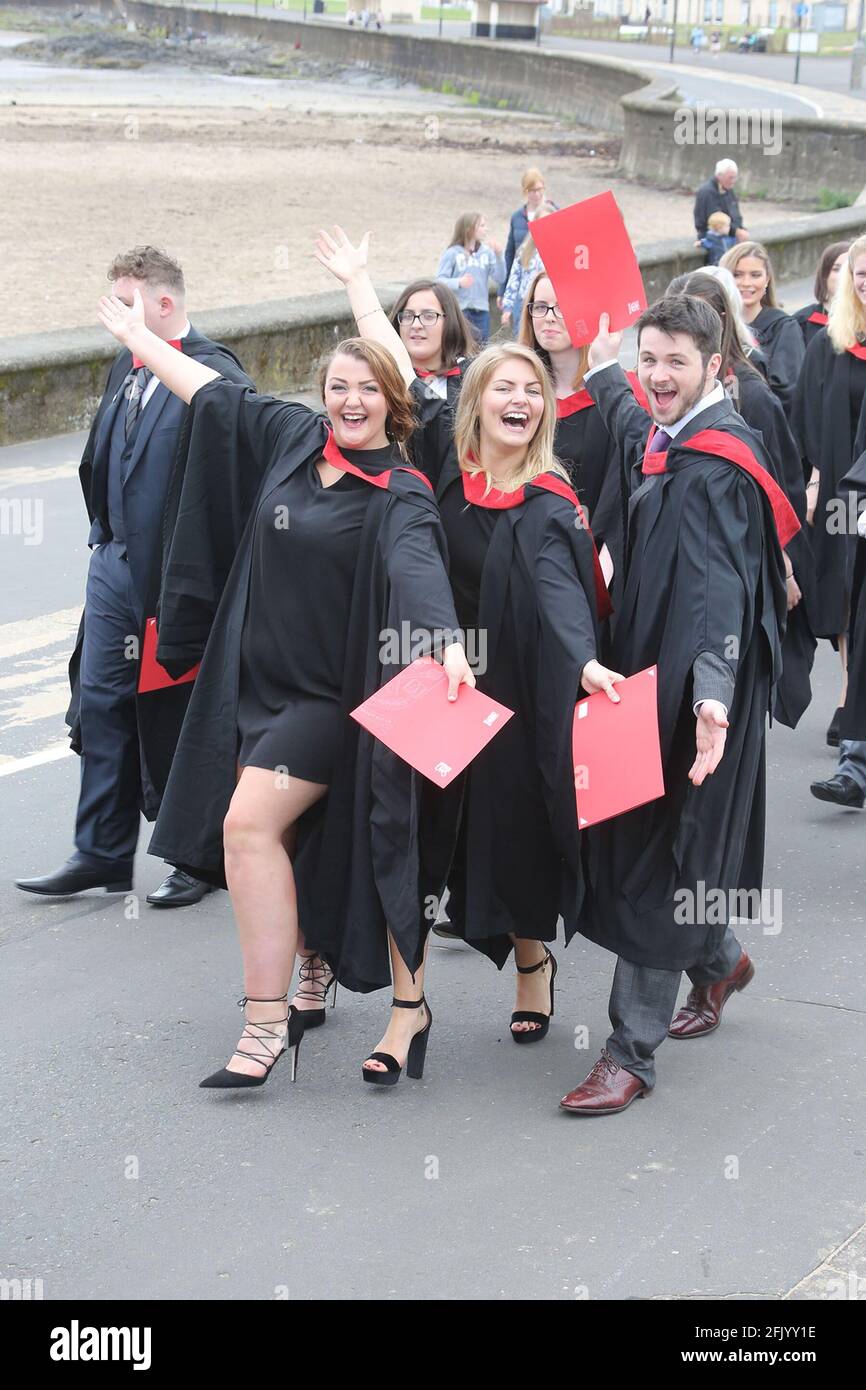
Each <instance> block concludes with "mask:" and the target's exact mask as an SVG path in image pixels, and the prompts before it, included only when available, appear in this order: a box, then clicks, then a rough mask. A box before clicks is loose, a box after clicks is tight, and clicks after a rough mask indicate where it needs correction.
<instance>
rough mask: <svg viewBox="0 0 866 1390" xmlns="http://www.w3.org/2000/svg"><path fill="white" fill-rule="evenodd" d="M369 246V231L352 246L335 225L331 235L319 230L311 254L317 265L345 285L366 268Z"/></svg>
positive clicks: (340, 229)
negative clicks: (328, 271) (321, 266)
mask: <svg viewBox="0 0 866 1390" xmlns="http://www.w3.org/2000/svg"><path fill="white" fill-rule="evenodd" d="M369 247H370V233H369V232H365V233H364V235H363V236H362V238H361V240H360V241H359V243H358V245H357V246H353V245H352V243H351V241H350V240H349V238H348V237H347V236H346V233H345V232H344V231H343V228H342V227H337V226H335V227H334V235H333V236H331V235H330V234H329V233H328V232H326V231H321V232H319V235H318V236H317V237H316V246H315V250H314V251H313V255H314V256H315V258H316V260H317V261H318V262H319V265H323V266H324V267H325V269H326V270H330V272H331V274H332V275H335V276H336V277H337V279H338V280H341V281H342V282H343V284H344V285H347V284H348V283H349V281H350V280H352V279H353V278H354V276H356V275H357V274H358V273H359V271H362V270H366V269H367V252H368V250H369Z"/></svg>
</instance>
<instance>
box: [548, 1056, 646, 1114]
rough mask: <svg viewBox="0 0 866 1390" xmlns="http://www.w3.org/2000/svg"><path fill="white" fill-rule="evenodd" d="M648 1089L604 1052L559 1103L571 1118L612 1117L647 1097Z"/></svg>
mask: <svg viewBox="0 0 866 1390" xmlns="http://www.w3.org/2000/svg"><path fill="white" fill-rule="evenodd" d="M651 1090H652V1087H651V1086H645V1085H644V1083H643V1082H642V1081H639V1080H638V1078H637V1077H636V1076H634V1075H633V1073H632V1072H630V1071H626V1069H625V1067H621V1066H620V1065H619V1063H618V1062H615V1061H614V1059H613V1058H612V1057H611V1055H610V1053H609V1052H608V1051H607V1050H606V1049H605V1050H603V1051H602V1054H601V1056H600V1057H599V1059H598V1061H597V1062H596V1064H595V1066H594V1067H593V1069H592V1071H591V1072H590V1073H589V1076H588V1077H587V1078H586V1080H585V1081H584V1082H583V1083H582V1085H580V1086H578V1087H577V1089H576V1090H574V1091H569V1093H568V1095H567V1096H563V1098H562V1100H561V1101H560V1102H559V1103H560V1105H561V1106H562V1108H563V1110H567V1111H568V1112H569V1114H571V1115H616V1114H618V1113H619V1111H620V1110H625V1109H626V1108H627V1106H629V1105H631V1103H632V1101H633V1100H636V1099H637V1097H638V1096H648V1095H649V1093H650V1091H651Z"/></svg>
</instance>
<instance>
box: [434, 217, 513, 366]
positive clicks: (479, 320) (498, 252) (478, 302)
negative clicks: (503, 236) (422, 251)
mask: <svg viewBox="0 0 866 1390" xmlns="http://www.w3.org/2000/svg"><path fill="white" fill-rule="evenodd" d="M485 243H486V244H485ZM436 279H437V280H441V281H442V283H443V284H445V285H447V286H448V288H449V289H450V290H453V291H454V293H455V295H456V296H457V302H458V303H459V305H460V308H461V309H462V310H463V314H464V316H465V318H466V319H468V321H469V324H470V326H471V328H472V331H473V333H474V334H475V339H476V341H477V343H478V346H479V347H483V346H484V344H485V343H486V342H487V337H488V334H489V332H490V281H491V280H492V281H493V282H494V284H495V287H496V293H497V294H499V292H500V290H501V289H502V286H503V285H504V283H505V262H504V261H503V259H502V248H501V247H500V246H499V245H498V243H497V242H495V241H490V240H489V238H488V236H487V219H486V218H485V217H484V216H483V214H482V213H480V212H463V213H461V214H460V216H459V217H458V218H457V222H456V224H455V226H454V233H453V235H452V237H451V244H450V245H449V246H448V247H447V248H446V249H445V250H444V251H443V252H442V257H441V260H440V261H439V269H438V270H437V271H436Z"/></svg>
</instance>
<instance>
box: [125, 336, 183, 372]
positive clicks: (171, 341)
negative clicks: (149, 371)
mask: <svg viewBox="0 0 866 1390" xmlns="http://www.w3.org/2000/svg"><path fill="white" fill-rule="evenodd" d="M165 342H167V343H168V345H169V347H173V348H176V349H177V351H178V352H183V339H182V338H166V339H165ZM143 366H144V363H143V362H142V360H141V358H140V357H135V356H133V359H132V370H133V371H134V372H137V371H138V370H139V369H140V368H141V367H143Z"/></svg>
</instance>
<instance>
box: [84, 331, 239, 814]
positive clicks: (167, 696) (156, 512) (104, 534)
mask: <svg viewBox="0 0 866 1390" xmlns="http://www.w3.org/2000/svg"><path fill="white" fill-rule="evenodd" d="M181 341H182V344H183V346H182V351H183V352H184V353H186V354H187V355H188V356H190V357H194V358H195V359H196V361H198V362H202V363H204V364H205V365H206V366H208V367H213V368H214V370H215V371H218V372H219V373H220V375H221V376H224V377H227V378H229V380H231V381H238V382H241V383H242V384H243V385H246V386H251V385H252V384H253V383H252V382H251V381H250V378H249V377H248V376H247V375H246V373H245V372H244V370H243V368H242V367H241V364H240V362H239V361H238V359H237V357H235V355H234V353H233V352H232V351H231V350H230V349H229V348H227V347H224V346H223V345H222V344H221V343H215V342H213V341H212V340H211V339H210V338H206V337H205V336H204V334H202V333H199V332H198V331H197V329H195V328H194V327H191V328H190V331H189V333H188V334H187V336H186V337H185V338H183V339H182V340H181ZM131 366H132V355H131V354H130V352H129V350H128V349H127V348H124V349H123V350H122V351H121V352H119V353H118V355H117V357H116V358H115V359H114V362H113V363H112V365H111V368H110V370H109V373H108V380H107V382H106V387H105V392H104V394H103V397H102V400H101V401H100V403H99V407H98V409H97V411H96V415H95V416H94V419H93V424H92V425H91V427H90V433H89V435H88V438H87V443H86V444H85V446H84V453H83V455H82V458H81V464H80V466H79V470H78V475H79V478H80V479H81V487H82V491H83V493H84V501H85V504H86V506H87V514H88V516H89V518H90V534H89V536H88V545H91V546H94V545H102V544H103V543H104V542H106V541H108V540H110V539H111V528H110V526H109V522H108V460H109V449H110V441H111V430H112V427H113V425H114V421H115V418H116V414H117V411H118V410H123V409H125V406H126V399H125V395H124V392H123V383H124V381H125V380H126V377H127V375H128V373H129V371H130V368H131ZM188 416H189V407H188V406H187V405H185V404H184V402H183V401H181V400H180V398H179V397H177V396H174V395H172V393H171V392H170V391H169V389H168V387H167V386H164V385H162V383H160V385H158V386H157V387H156V390H155V391H154V392H153V395H152V396H151V398H150V400H149V401H148V402H147V405H146V406H145V407H144V408H143V410H142V413H141V419H140V422H139V426H138V433H137V435H136V438H135V443H134V445H133V453H132V459H131V461H130V467H129V469H128V471H127V477H126V480H125V482H124V485H123V494H122V507H123V520H124V528H125V532H126V549H127V555H128V557H129V566H130V570H131V572H132V579H133V583H134V585H135V588H136V591H137V593H138V596H139V598H140V600H141V604H142V610H143V617H144V618H148V617H153V616H154V615H155V614H156V609H157V601H158V598H159V589H160V579H161V574H162V564H163V556H164V555H165V554H167V553H168V547H169V545H170V542H171V536H172V530H173V521H174V511H173V500H174V499H176V497H177V495H178V493H179V490H180V484H181V482H182V473H183V468H184V466H185V461H186V449H185V447H184V438H185V435H186V431H187V421H188ZM86 620H87V610H86V608H85V611H84V613H83V614H82V616H81V623H80V625H79V628H78V637H77V640H76V644H75V650H74V652H73V653H72V657H71V659H70V662H69V684H70V688H71V698H70V703H69V708H68V710H67V712H66V723H67V724H68V725H69V737H70V742H71V744H72V747H73V749H74V751H75V752H76V753H80V752H81V723H80V717H79V700H80V685H79V672H80V666H81V649H82V645H83V642H84V625H85V622H86ZM191 689H192V687H191V686H190V685H181V686H175V687H172V688H168V689H165V690H160V691H156V692H154V693H151V694H147V695H144V696H139V697H137V700H136V715H137V722H138V733H139V745H140V753H141V787H142V809H143V810H144V812H145V815H147V817H148V818H149V819H153V818H154V816H155V815H156V811H157V808H158V806H159V800H160V797H161V795H162V790H163V788H164V786H165V782H166V780H167V778H168V771H169V768H170V766H171V760H172V757H173V755H174V749H175V747H176V744H177V738H178V735H179V733H180V725H181V723H182V721H183V716H184V713H185V710H186V706H187V703H188V701H189V696H190V691H191Z"/></svg>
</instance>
